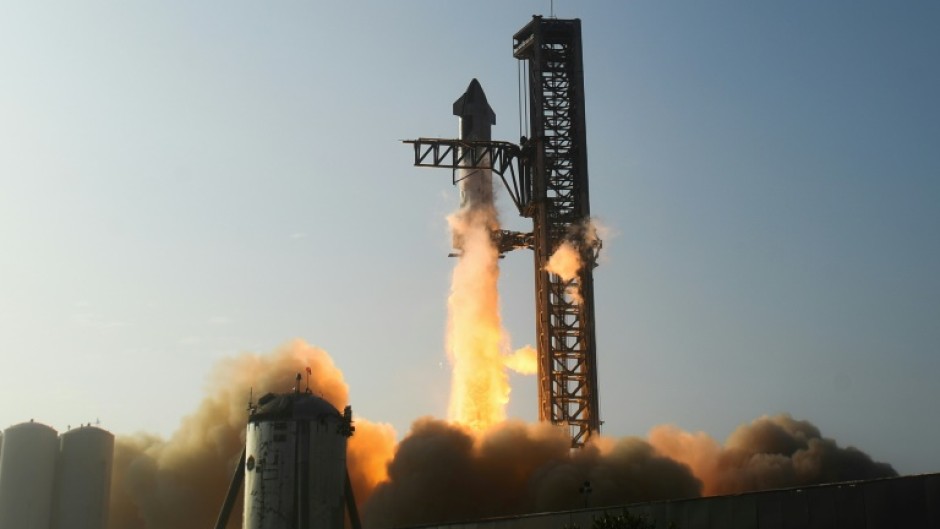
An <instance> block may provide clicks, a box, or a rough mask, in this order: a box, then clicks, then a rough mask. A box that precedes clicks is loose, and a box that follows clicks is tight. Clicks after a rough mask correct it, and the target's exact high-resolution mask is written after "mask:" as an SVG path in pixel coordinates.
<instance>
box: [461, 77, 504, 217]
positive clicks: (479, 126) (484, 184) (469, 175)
mask: <svg viewBox="0 0 940 529" xmlns="http://www.w3.org/2000/svg"><path fill="white" fill-rule="evenodd" d="M454 115H455V116H457V117H458V118H460V119H459V123H460V136H459V138H460V139H461V140H463V141H490V131H491V129H492V126H493V125H495V124H496V113H495V112H493V109H492V108H490V104H489V103H487V101H486V94H484V93H483V87H481V86H480V82H479V81H477V80H476V79H474V80H472V81H470V86H468V87H467V91H466V92H464V93H463V95H462V96H460V98H459V99H457V101H454ZM487 165H488V164H487ZM457 180H458V187H459V189H460V208H461V209H480V208H495V205H494V202H493V177H492V171H490V169H489V167H476V168H466V169H460V170H458V173H457Z"/></svg>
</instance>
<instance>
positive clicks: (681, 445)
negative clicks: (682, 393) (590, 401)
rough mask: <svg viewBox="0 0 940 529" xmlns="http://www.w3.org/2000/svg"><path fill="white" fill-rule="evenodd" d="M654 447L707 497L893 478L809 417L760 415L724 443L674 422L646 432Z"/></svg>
mask: <svg viewBox="0 0 940 529" xmlns="http://www.w3.org/2000/svg"><path fill="white" fill-rule="evenodd" d="M650 442H651V443H652V445H653V446H654V447H655V448H656V450H657V451H658V452H660V453H662V454H664V455H666V456H668V457H671V458H673V459H675V460H676V461H680V462H682V463H683V464H685V465H688V466H689V467H690V468H691V469H692V471H693V472H694V473H695V475H696V476H698V477H699V478H700V479H701V480H702V482H703V483H704V485H705V487H704V490H703V493H704V494H706V495H717V494H731V493H736V492H744V491H749V490H763V489H773V488H780V487H795V486H803V485H811V484H814V483H832V482H837V481H847V480H856V479H872V478H880V477H887V476H896V475H897V473H896V472H895V471H894V469H893V468H891V465H888V464H886V463H877V462H874V461H872V459H871V457H869V456H868V455H867V454H865V453H864V452H862V451H861V450H858V449H857V448H854V447H851V446H850V447H847V448H841V447H839V446H838V445H837V444H836V442H835V441H834V440H832V439H828V438H825V437H823V436H822V434H821V433H820V431H819V429H818V428H817V427H816V426H814V425H812V424H811V423H809V422H808V421H798V420H795V419H793V418H792V417H790V416H789V415H776V416H773V417H761V418H759V419H756V420H754V421H753V422H751V423H750V424H745V425H742V426H739V427H738V428H737V429H736V430H735V431H734V432H733V433H732V434H731V436H729V437H728V440H727V441H726V442H725V443H724V445H721V444H719V443H718V442H717V441H715V440H714V439H712V438H711V437H709V436H708V435H706V434H704V433H702V432H698V433H688V432H683V431H681V430H679V429H678V428H676V427H674V426H659V427H657V428H654V429H653V431H652V432H650Z"/></svg>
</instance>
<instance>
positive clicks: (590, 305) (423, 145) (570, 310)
mask: <svg viewBox="0 0 940 529" xmlns="http://www.w3.org/2000/svg"><path fill="white" fill-rule="evenodd" d="M513 55H514V56H515V57H516V58H517V59H519V60H520V61H524V62H525V63H528V67H527V80H528V81H527V86H528V99H527V100H528V110H529V112H528V121H529V134H530V138H529V139H526V138H525V137H523V138H522V140H521V142H520V143H521V145H515V144H512V143H508V142H501V141H490V140H485V141H483V140H473V139H457V140H454V139H440V138H420V139H417V140H408V141H406V143H410V144H412V145H413V146H414V155H415V158H414V159H415V165H416V166H420V167H446V168H450V169H452V170H453V171H454V183H455V184H456V183H457V170H460V169H486V170H490V171H492V172H493V173H494V174H496V175H498V176H499V177H500V179H501V180H502V181H503V184H504V185H505V187H506V190H507V191H508V192H509V195H510V197H511V198H512V200H513V203H514V204H515V205H516V207H517V209H518V210H519V213H520V214H521V215H522V216H523V217H529V218H531V219H532V222H533V230H532V232H531V233H519V232H513V231H497V232H494V233H493V240H494V242H495V243H496V245H497V247H498V248H499V251H500V253H505V252H508V251H510V250H514V249H517V248H530V249H532V250H533V252H534V257H535V258H534V262H535V297H536V335H537V343H538V348H537V349H538V363H539V369H538V378H539V381H538V388H539V420H541V421H550V422H551V423H552V424H557V425H563V426H567V427H568V429H569V435H570V436H571V445H572V447H575V448H577V447H581V446H583V445H584V443H585V442H587V440H588V439H589V438H590V437H591V435H593V434H595V433H597V432H599V431H600V425H601V422H600V418H599V412H598V407H599V406H598V391H597V355H596V346H595V341H594V276H593V270H594V267H595V266H596V260H597V253H598V251H599V249H600V240H599V239H597V238H596V236H594V235H593V232H592V229H591V228H590V225H589V223H590V217H591V208H590V202H589V200H588V172H587V140H586V134H585V120H584V71H583V66H582V58H581V21H580V20H577V19H575V20H560V19H554V18H552V19H545V18H542V17H539V16H536V17H533V19H532V21H531V22H529V24H527V25H526V26H525V27H524V28H522V29H521V30H520V31H519V32H518V33H516V35H515V36H514V37H513ZM474 83H476V81H475V80H474ZM474 83H471V89H468V93H470V91H471V90H475V89H478V88H479V84H477V85H476V88H473V86H474ZM465 97H466V96H465ZM462 99H463V98H461V100H462ZM484 101H485V99H484ZM458 103H460V100H458ZM456 106H457V105H456V104H455V114H456V113H457V110H456ZM563 243H568V244H570V245H571V246H572V247H574V248H575V249H576V250H577V251H578V253H579V255H580V258H581V263H582V266H581V268H580V270H579V272H578V275H577V276H576V277H574V278H573V279H571V280H565V279H563V278H562V277H560V276H558V275H556V274H554V273H551V272H549V271H548V270H546V266H547V264H548V262H549V259H550V258H551V256H552V255H553V254H554V253H555V251H556V250H558V248H559V247H560V246H561V245H562V244H563ZM572 291H576V292H577V295H575V296H572V295H571V292H572Z"/></svg>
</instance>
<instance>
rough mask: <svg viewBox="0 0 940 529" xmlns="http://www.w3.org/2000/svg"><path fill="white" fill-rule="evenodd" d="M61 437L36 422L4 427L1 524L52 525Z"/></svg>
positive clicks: (38, 528) (27, 528)
mask: <svg viewBox="0 0 940 529" xmlns="http://www.w3.org/2000/svg"><path fill="white" fill-rule="evenodd" d="M58 452H59V437H58V435H57V434H56V431H55V430H53V429H52V428H50V427H48V426H46V425H44V424H39V423H37V422H32V421H31V422H27V423H23V424H17V425H16V426H11V427H9V428H7V429H6V430H4V432H3V450H2V451H0V527H2V528H4V529H5V528H8V527H9V528H14V527H15V528H16V529H49V523H50V514H51V512H52V493H53V486H54V485H53V484H54V481H55V466H56V456H57V454H58Z"/></svg>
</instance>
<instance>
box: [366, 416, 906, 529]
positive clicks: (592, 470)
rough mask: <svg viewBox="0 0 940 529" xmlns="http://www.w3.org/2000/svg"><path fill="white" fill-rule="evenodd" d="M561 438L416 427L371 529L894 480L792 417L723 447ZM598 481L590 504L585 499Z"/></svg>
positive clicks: (532, 429) (886, 470) (436, 424)
mask: <svg viewBox="0 0 940 529" xmlns="http://www.w3.org/2000/svg"><path fill="white" fill-rule="evenodd" d="M569 446H570V445H569V440H568V438H567V436H566V433H565V432H564V430H562V429H559V428H553V427H551V426H547V425H526V424H522V423H517V422H507V423H503V424H500V425H497V426H496V427H493V428H491V429H489V430H487V431H485V432H482V433H475V432H473V431H471V430H466V429H462V428H461V427H459V426H455V425H453V424H448V423H444V422H440V421H435V420H433V419H422V420H420V421H418V422H416V423H415V424H414V426H413V427H412V430H411V432H410V433H409V434H408V436H407V437H406V438H405V439H404V440H403V441H402V442H401V443H400V444H399V445H398V448H397V450H396V453H395V457H394V459H393V460H392V461H391V463H390V464H389V472H388V477H389V481H387V482H385V483H382V484H380V485H379V486H378V488H377V489H376V490H375V492H374V493H373V495H372V499H371V501H370V502H369V503H368V504H367V505H366V508H365V520H366V522H367V526H368V527H369V528H370V529H382V528H385V527H393V526H398V527H400V526H408V525H418V524H426V523H439V522H452V521H460V520H472V519H479V518H485V517H493V516H505V515H513V514H522V513H532V512H544V511H552V510H565V509H576V508H581V507H585V506H587V505H590V506H593V507H601V506H612V505H622V504H626V503H631V502H642V501H652V500H663V499H675V498H689V497H695V496H699V495H716V494H731V493H739V492H746V491H755V490H765V489H772V488H781V487H795V486H805V485H811V484H818V483H831V482H836V481H845V480H855V479H872V478H879V477H888V476H895V475H897V474H896V472H895V471H894V469H893V468H891V466H890V465H887V464H885V463H878V462H874V461H872V459H871V458H870V457H869V456H868V455H866V454H865V453H863V452H861V451H860V450H858V449H856V448H853V447H848V448H841V447H839V446H838V445H837V444H836V442H835V441H833V440H832V439H827V438H825V437H822V435H821V433H820V431H819V429H818V428H816V427H815V426H813V425H812V424H811V423H809V422H807V421H798V420H795V419H793V418H791V417H790V416H788V415H778V416H774V417H761V418H759V419H757V420H755V421H753V422H751V423H750V424H746V425H742V426H741V427H739V428H738V429H737V430H736V431H735V432H734V433H733V434H732V435H731V436H730V437H729V438H728V440H727V441H726V442H725V443H724V444H721V443H719V442H718V441H716V440H715V439H713V438H711V437H709V436H708V435H706V434H704V433H702V432H698V433H689V432H685V431H682V430H680V429H679V428H676V427H675V426H660V427H657V428H654V429H653V431H652V432H651V433H650V435H649V440H643V439H639V438H636V437H626V438H621V439H613V438H605V437H600V438H595V439H594V440H592V442H591V443H589V444H588V445H587V446H585V447H584V448H583V449H581V450H578V451H575V452H571V451H570V450H569ZM585 482H590V484H591V489H592V492H591V494H590V495H589V497H585V495H584V494H583V493H582V492H581V491H582V486H583V485H584V483H585Z"/></svg>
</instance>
